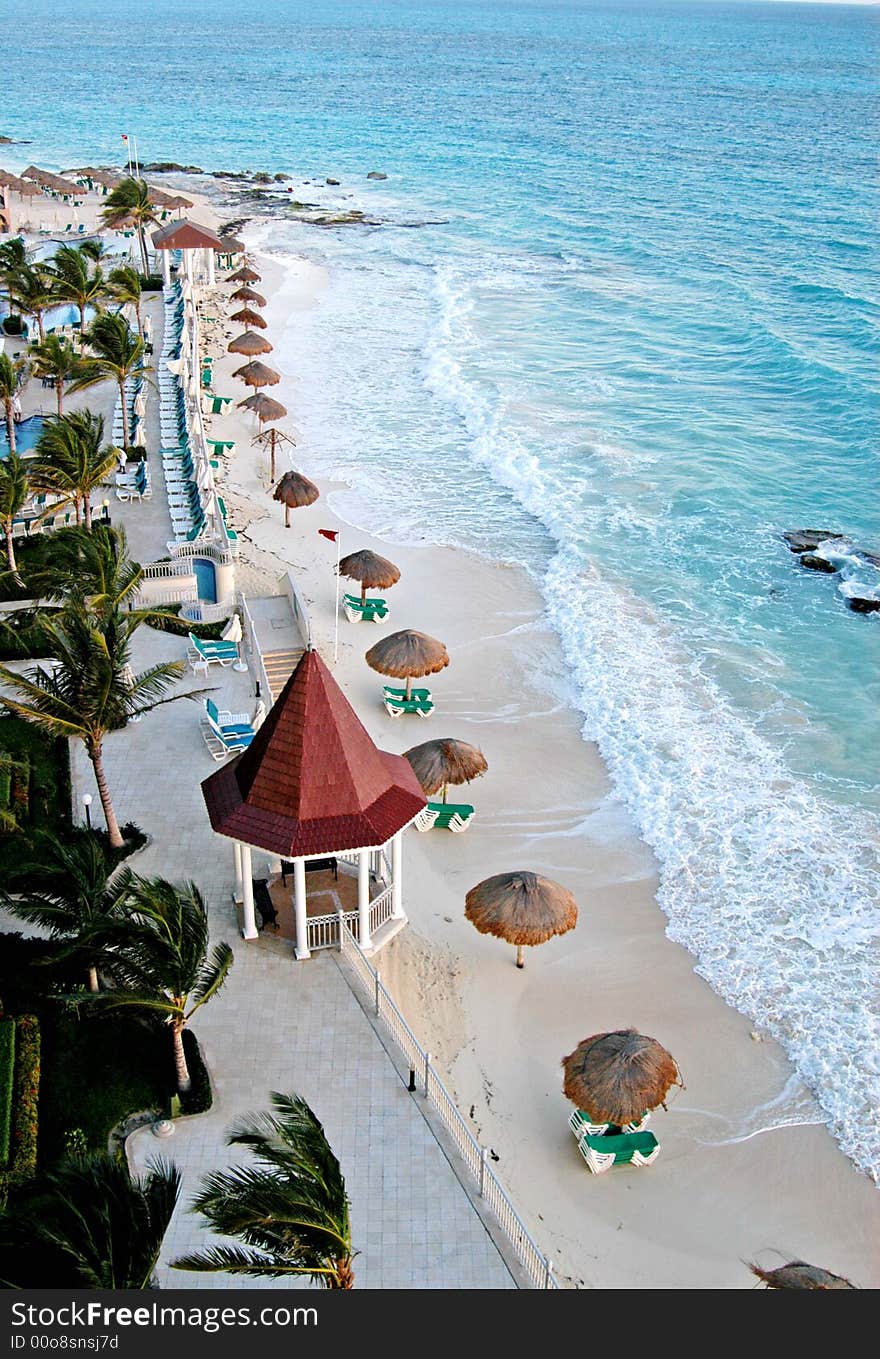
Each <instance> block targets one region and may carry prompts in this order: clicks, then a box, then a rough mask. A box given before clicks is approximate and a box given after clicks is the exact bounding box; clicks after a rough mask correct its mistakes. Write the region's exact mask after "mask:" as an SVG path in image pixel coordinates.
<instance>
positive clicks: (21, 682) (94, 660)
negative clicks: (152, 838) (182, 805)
mask: <svg viewBox="0 0 880 1359" xmlns="http://www.w3.org/2000/svg"><path fill="white" fill-rule="evenodd" d="M146 616H147V615H145V614H143V613H142V612H141V611H139V610H136V609H135V610H132V611H131V612H126V611H123V610H122V609H121V608H119V607H118V605H116V604H115V603H114V602H112V601H106V600H97V601H96V600H94V599H87V598H85V597H77V596H74V597H71V599H70V600H69V602H68V603H67V604H65V606H64V607H63V608H61V609H59V610H58V612H57V613H52V614H51V615H48V616H46V615H44V616H41V617H38V619H37V622H36V623H35V628H37V629H39V631H40V633H41V635H42V640H43V645H44V646H45V651H44V652H43V654H44V655H46V656H51V657H52V658H53V660H52V663H51V665H50V666H49V667H48V668H44V667H43V666H41V665H36V666H32V667H31V668H29V669H27V670H25V671H23V672H16V671H14V670H10V669H9V668H8V666H5V665H0V681H2V682H3V684H4V685H5V686H7V689H8V693H4V695H3V703H4V706H5V707H7V708H9V710H10V711H11V712H12V713H14V714H15V715H16V716H18V717H23V718H24V719H25V721H27V722H33V723H34V725H35V726H37V727H39V728H40V729H41V730H42V731H45V732H47V733H48V734H49V735H50V736H66V737H72V736H73V737H76V738H77V739H78V740H80V741H82V743H83V745H84V746H85V748H86V754H87V755H88V757H89V760H90V761H91V764H92V768H93V769H94V772H95V782H96V783H97V785H98V794H99V796H100V799H101V806H102V808H103V810H104V818H105V820H106V822H107V832H108V834H109V837H110V844H111V845H112V846H113V847H114V848H115V849H119V848H121V847H122V844H123V839H122V835H121V833H120V830H119V823H118V821H117V819H116V813H115V811H114V809H113V801H112V799H111V797H110V789H109V787H108V785H107V777H106V774H105V771H104V758H103V743H104V738H105V736H106V735H107V734H108V732H112V731H120V730H121V729H122V728H123V727H124V726H125V725H126V723H127V722H128V720H129V718H130V717H134V716H138V715H139V714H141V713H146V712H150V711H152V709H153V708H156V707H158V706H159V705H160V704H161V703H163V702H165V703H169V702H173V701H174V698H171V699H166V698H164V697H163V695H164V694H166V693H167V691H168V690H169V689H170V687H171V686H172V684H173V683H174V682H175V680H177V679H179V678H180V676H181V675H182V674H183V671H184V669H185V666H184V663H183V662H182V661H165V662H163V663H161V664H159V665H153V666H151V667H150V668H149V669H148V670H144V671H143V672H142V673H141V674H138V675H132V672H131V666H130V660H131V640H132V636H133V634H134V633H135V632H136V630H137V628H138V627H139V626H140V625H141V623H143V622H144V621H145V618H146ZM12 695H15V697H12ZM174 697H175V698H177V697H186V695H175V696H174Z"/></svg>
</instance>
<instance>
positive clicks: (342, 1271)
mask: <svg viewBox="0 0 880 1359" xmlns="http://www.w3.org/2000/svg"><path fill="white" fill-rule="evenodd" d="M333 1265H334V1268H335V1270H336V1273H335V1274H325V1275H324V1278H325V1279H326V1281H327V1287H328V1288H354V1270H353V1269H352V1267H351V1256H350V1255H346V1256H343V1258H342V1259H341V1260H334V1261H333Z"/></svg>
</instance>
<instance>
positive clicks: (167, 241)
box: [153, 217, 226, 287]
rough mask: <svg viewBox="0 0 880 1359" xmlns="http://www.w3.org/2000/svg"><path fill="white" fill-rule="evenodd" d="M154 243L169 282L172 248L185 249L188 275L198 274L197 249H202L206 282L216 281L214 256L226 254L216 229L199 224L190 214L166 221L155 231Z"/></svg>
mask: <svg viewBox="0 0 880 1359" xmlns="http://www.w3.org/2000/svg"><path fill="white" fill-rule="evenodd" d="M153 246H154V248H155V249H156V250H161V251H162V252H163V253H162V278H163V280H164V282H165V285H166V287H167V285H168V284H169V283H170V282H171V256H170V254H169V251H171V250H181V251H182V252H183V274H184V277H185V278H189V279H194V278H195V265H196V259H197V252H201V258H202V260H203V268H204V274H205V276H206V278H207V282H208V283H209V284H212V283H213V282H214V256H215V255H216V254H224V253H225V251H226V246H225V245H224V243H223V241H222V240H221V238H220V237H219V236H218V235H217V233H216V231H212V230H211V228H210V227H205V226H200V225H199V224H198V222H191V221H190V220H189V218H187V217H181V218H179V219H178V220H177V221H174V222H166V223H165V225H164V226H163V227H160V228H159V230H158V231H154V232H153Z"/></svg>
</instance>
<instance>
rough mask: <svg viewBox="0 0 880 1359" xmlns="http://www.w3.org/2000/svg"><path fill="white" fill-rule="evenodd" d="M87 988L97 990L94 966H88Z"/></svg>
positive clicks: (96, 972)
mask: <svg viewBox="0 0 880 1359" xmlns="http://www.w3.org/2000/svg"><path fill="white" fill-rule="evenodd" d="M89 990H90V991H97V990H98V969H97V968H96V967H90V968H89Z"/></svg>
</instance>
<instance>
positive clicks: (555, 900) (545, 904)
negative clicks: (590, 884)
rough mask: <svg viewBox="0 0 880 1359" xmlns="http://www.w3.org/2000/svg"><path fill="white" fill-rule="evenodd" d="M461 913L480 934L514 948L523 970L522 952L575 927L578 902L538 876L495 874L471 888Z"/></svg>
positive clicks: (568, 893) (564, 890)
mask: <svg viewBox="0 0 880 1359" xmlns="http://www.w3.org/2000/svg"><path fill="white" fill-rule="evenodd" d="M464 913H465V915H466V917H467V919H468V920H469V921H470V922H471V924H472V925H473V926H474V927H475V928H476V929H478V930H479V931H480V934H494V935H495V936H496V938H498V939H506V940H507V942H508V943H509V944H515V945H516V965H517V967H525V958H524V956H523V949H524V948H531V947H533V946H534V945H535V944H546V942H547V940H548V939H552V938H553V936H554V935H555V934H567V933H568V931H569V930H573V929H574V927H575V925H576V924H577V916H578V908H577V902H576V901H575V899H574V897H573V896H572V895H571V892H569V891H568V889H567V888H565V887H562V886H560V884H559V883H558V882H552V881H551V880H550V878H542V877H541V875H540V874H539V873H529V872H517V873H496V874H495V875H494V876H493V877H491V878H486V879H485V880H484V881H483V882H480V883H478V884H477V886H476V887H472V888H471V890H470V891H469V892H468V894H467V896H466V897H465V906H464Z"/></svg>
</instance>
